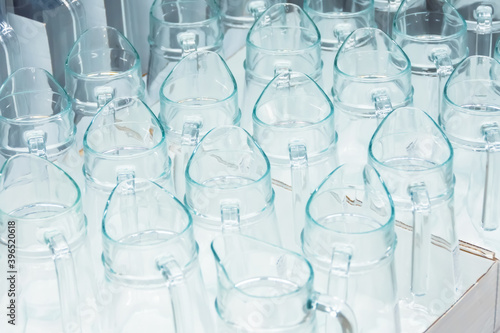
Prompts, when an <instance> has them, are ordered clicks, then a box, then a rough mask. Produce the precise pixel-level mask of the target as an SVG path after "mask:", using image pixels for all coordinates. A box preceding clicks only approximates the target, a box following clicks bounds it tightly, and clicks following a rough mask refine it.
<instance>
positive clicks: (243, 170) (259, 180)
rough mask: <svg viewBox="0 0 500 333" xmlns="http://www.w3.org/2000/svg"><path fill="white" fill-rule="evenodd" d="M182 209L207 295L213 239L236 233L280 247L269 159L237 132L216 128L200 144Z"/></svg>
mask: <svg viewBox="0 0 500 333" xmlns="http://www.w3.org/2000/svg"><path fill="white" fill-rule="evenodd" d="M185 204H186V206H187V208H188V209H189V211H190V212H191V215H192V216H193V219H194V232H195V237H196V241H197V242H198V244H199V246H200V262H201V264H202V271H203V276H204V277H205V281H206V283H207V287H208V288H209V289H210V290H209V292H212V293H213V292H214V288H215V284H216V279H215V275H216V274H215V265H214V264H213V258H212V255H211V254H210V242H211V241H212V240H213V239H214V238H215V236H217V235H219V234H221V233H232V232H235V233H241V234H244V235H249V236H253V237H256V238H258V239H262V240H265V241H268V242H270V243H274V244H278V245H279V244H280V242H281V241H280V236H279V232H278V226H277V221H276V214H275V210H274V191H273V189H272V187H271V174H270V166H269V160H268V159H267V157H266V155H265V154H264V153H263V152H262V150H261V149H260V147H259V146H258V145H257V143H256V142H255V141H254V140H253V138H252V137H251V136H250V135H249V134H248V133H247V132H246V131H245V130H243V129H241V128H240V127H236V126H225V127H217V128H215V129H213V130H211V131H210V132H209V133H208V134H207V135H205V137H203V139H202V140H201V141H200V143H199V144H198V146H197V147H196V149H195V150H194V152H193V154H192V155H191V158H190V159H189V162H188V164H187V167H186V196H185Z"/></svg>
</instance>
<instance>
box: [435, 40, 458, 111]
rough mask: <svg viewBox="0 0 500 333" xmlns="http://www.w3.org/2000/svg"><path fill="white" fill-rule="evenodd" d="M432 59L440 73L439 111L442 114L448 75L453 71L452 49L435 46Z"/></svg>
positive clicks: (438, 73)
mask: <svg viewBox="0 0 500 333" xmlns="http://www.w3.org/2000/svg"><path fill="white" fill-rule="evenodd" d="M430 59H431V60H432V61H433V62H434V64H435V66H436V70H437V75H438V88H439V90H438V105H437V107H438V111H439V114H441V112H442V111H441V109H442V103H443V93H444V86H445V84H446V82H447V81H448V77H449V76H450V75H451V73H453V64H452V62H451V58H450V51H449V50H448V49H445V48H441V47H438V48H435V49H433V50H432V52H431V56H430Z"/></svg>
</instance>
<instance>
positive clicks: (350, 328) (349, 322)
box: [311, 293, 358, 333]
mask: <svg viewBox="0 0 500 333" xmlns="http://www.w3.org/2000/svg"><path fill="white" fill-rule="evenodd" d="M311 305H312V308H313V309H315V310H318V311H321V312H324V313H325V314H327V315H328V316H329V317H331V318H335V319H337V321H338V322H339V324H340V327H341V328H342V332H343V333H356V332H357V331H358V328H357V323H356V316H355V315H354V312H353V311H352V309H351V308H350V307H349V305H347V304H346V303H345V302H344V301H342V300H340V299H338V298H336V297H332V296H329V295H325V294H320V293H315V295H314V297H313V300H312V304H311ZM328 328H329V326H328V321H327V326H326V328H325V332H330V330H329V329H328Z"/></svg>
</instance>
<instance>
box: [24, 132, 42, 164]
mask: <svg viewBox="0 0 500 333" xmlns="http://www.w3.org/2000/svg"><path fill="white" fill-rule="evenodd" d="M24 140H25V141H26V144H27V145H28V150H29V153H30V154H33V155H36V156H39V157H41V158H45V159H47V133H46V132H44V131H41V130H31V131H26V132H25V133H24Z"/></svg>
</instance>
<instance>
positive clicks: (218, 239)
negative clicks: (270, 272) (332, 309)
mask: <svg viewBox="0 0 500 333" xmlns="http://www.w3.org/2000/svg"><path fill="white" fill-rule="evenodd" d="M229 237H236V238H240V239H243V240H244V241H245V242H252V243H258V244H259V245H264V246H266V247H267V248H269V249H271V250H272V251H276V250H278V251H280V252H282V253H286V254H288V255H291V256H293V257H295V258H296V259H298V260H300V261H302V262H303V263H305V264H306V267H307V268H308V269H309V276H308V278H307V280H306V281H305V282H304V283H303V284H302V285H300V286H298V288H297V289H295V290H293V291H290V292H287V293H284V294H282V295H279V296H255V295H252V294H249V293H247V292H246V291H244V290H242V289H241V288H239V287H238V283H235V282H234V281H233V279H231V277H230V275H229V273H228V272H227V269H226V267H225V266H224V265H223V264H222V262H223V260H221V258H220V257H219V255H218V253H217V251H216V250H215V248H214V246H215V245H214V244H215V243H219V242H221V241H223V240H224V239H225V238H229ZM210 250H211V251H212V254H213V256H214V259H215V262H216V264H218V265H219V267H221V268H222V271H223V272H224V275H225V276H226V278H227V280H228V281H230V282H231V289H234V290H237V291H238V292H239V293H241V294H243V295H245V296H247V297H250V298H255V299H274V298H281V297H289V296H291V295H295V294H298V293H299V292H301V291H303V290H305V289H307V288H308V286H311V291H312V292H314V289H313V286H312V284H313V281H314V270H313V268H312V265H311V263H310V262H309V260H308V259H307V258H306V257H305V256H303V255H301V254H300V253H297V252H295V251H291V250H288V249H285V248H282V247H280V246H277V245H274V244H272V243H268V242H266V241H263V240H259V239H256V238H254V237H250V236H246V235H241V234H221V235H217V236H216V237H215V238H214V239H213V240H212V241H211V242H210ZM255 278H259V277H255Z"/></svg>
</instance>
